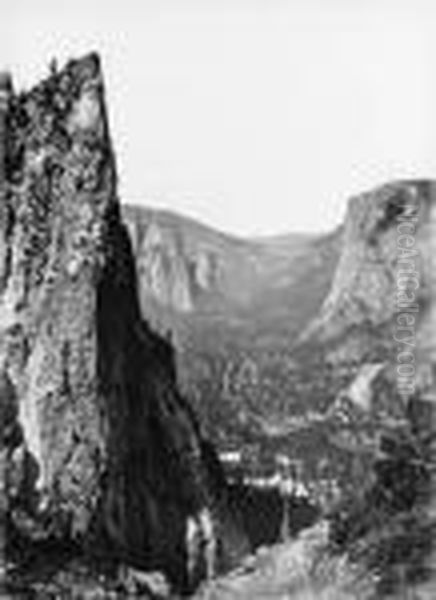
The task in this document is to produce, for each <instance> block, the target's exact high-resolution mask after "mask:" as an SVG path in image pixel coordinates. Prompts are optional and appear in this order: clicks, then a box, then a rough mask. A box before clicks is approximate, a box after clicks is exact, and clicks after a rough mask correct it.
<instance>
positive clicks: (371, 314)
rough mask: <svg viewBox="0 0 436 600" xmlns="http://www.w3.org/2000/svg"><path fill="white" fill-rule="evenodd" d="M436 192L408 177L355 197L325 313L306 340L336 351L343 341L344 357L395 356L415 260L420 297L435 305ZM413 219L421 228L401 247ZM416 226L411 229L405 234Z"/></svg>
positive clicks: (308, 331) (424, 303)
mask: <svg viewBox="0 0 436 600" xmlns="http://www.w3.org/2000/svg"><path fill="white" fill-rule="evenodd" d="M434 193H435V192H434V184H433V183H432V182H426V181H422V182H421V181H405V182H398V183H392V184H388V185H385V186H382V187H380V188H378V189H376V190H374V191H372V192H368V193H365V194H362V195H360V196H357V197H355V198H353V199H351V200H350V203H349V208H348V212H347V216H346V221H345V227H344V236H343V247H342V252H341V256H340V259H339V263H338V267H337V269H336V272H335V274H334V278H333V281H332V284H331V287H330V291H329V293H328V295H327V297H326V299H325V300H324V302H323V305H322V307H321V310H320V312H319V314H318V315H317V316H316V317H315V319H313V321H312V322H311V323H310V324H309V326H308V327H307V328H306V329H305V331H304V332H303V335H302V336H301V341H302V342H303V343H308V342H309V343H310V342H312V343H313V344H328V345H329V347H330V349H331V348H332V347H333V346H334V345H335V344H337V347H338V354H337V357H336V359H337V360H339V361H342V360H356V361H357V362H358V361H359V360H362V359H363V358H365V356H366V358H368V357H371V359H373V358H374V357H376V356H377V355H380V354H382V355H384V357H385V358H386V357H387V356H388V355H389V352H390V351H391V349H392V346H393V318H394V315H395V312H396V311H397V308H398V307H397V302H398V295H397V292H398V291H399V290H398V288H397V285H398V278H399V275H398V271H399V270H400V269H402V268H403V269H407V268H408V266H409V263H408V262H407V261H408V260H409V259H412V262H413V264H414V268H415V269H416V270H417V272H418V280H419V281H418V284H419V288H418V289H417V291H416V293H415V299H416V302H418V304H421V305H422V306H423V307H424V306H425V307H427V305H428V304H429V302H428V300H429V298H430V295H431V286H432V282H431V277H432V276H431V273H432V269H431V265H430V263H429V261H430V260H431V259H430V256H431V250H430V246H431V242H430V240H431V234H430V233H429V228H430V222H431V217H430V212H431V211H432V210H434V209H432V206H433V205H434ZM407 216H409V217H410V218H412V220H413V221H414V226H415V227H414V230H413V239H414V242H413V247H411V248H407V247H401V245H402V243H403V241H404V239H403V240H402V241H401V242H399V241H398V240H399V237H400V235H401V233H400V232H399V231H398V229H397V227H398V225H399V224H400V223H401V218H404V219H407ZM409 231H411V230H410V228H406V229H404V230H403V231H402V234H403V235H404V234H405V233H408V232H409ZM410 252H411V253H412V254H411V255H410V256H409V255H407V256H406V253H409V254H410ZM415 252H416V258H415V256H414V255H413V254H414V253H415ZM400 258H401V259H403V262H401V261H399V259H400ZM410 264H412V263H410ZM403 276H404V274H403ZM412 277H413V273H411V274H410V278H412ZM413 285H414V284H412V287H413ZM422 318H424V317H422ZM332 356H333V354H332Z"/></svg>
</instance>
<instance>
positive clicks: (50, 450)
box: [0, 55, 243, 586]
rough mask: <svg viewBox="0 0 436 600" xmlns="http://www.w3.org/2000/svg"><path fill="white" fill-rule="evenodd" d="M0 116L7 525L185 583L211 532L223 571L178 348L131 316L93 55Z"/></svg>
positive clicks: (207, 471) (205, 458) (130, 272)
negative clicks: (198, 541)
mask: <svg viewBox="0 0 436 600" xmlns="http://www.w3.org/2000/svg"><path fill="white" fill-rule="evenodd" d="M2 114H3V117H4V120H3V123H4V126H3V129H2V134H3V135H2V144H3V146H2V147H3V151H2V155H1V157H3V158H4V162H3V175H4V177H3V180H2V182H1V190H2V198H1V200H2V206H1V209H2V211H1V217H2V218H1V220H0V247H1V248H2V249H3V250H2V251H1V253H0V259H1V268H0V274H1V276H2V278H1V281H0V286H1V287H0V373H1V378H2V379H1V386H0V388H1V403H2V410H3V411H5V412H6V413H7V415H8V418H7V419H5V420H2V427H4V426H7V427H8V429H7V431H4V432H3V436H2V438H3V440H4V446H5V447H6V449H7V473H6V477H7V486H6V487H7V490H8V511H9V518H10V525H11V536H12V535H14V536H22V537H23V538H24V539H29V540H32V541H35V540H46V539H52V538H54V539H59V540H74V541H77V542H79V543H80V544H82V543H84V542H88V546H89V545H92V546H93V547H95V548H99V550H100V552H103V553H107V554H108V555H112V556H115V557H117V558H119V559H121V560H123V561H125V562H127V563H131V564H135V565H137V566H139V567H141V568H148V569H151V570H156V569H159V570H163V571H164V572H165V573H166V575H167V576H168V577H169V579H170V580H171V581H172V582H174V583H176V584H177V585H179V586H185V585H187V583H188V579H190V582H191V583H192V582H194V581H195V580H198V579H199V578H201V576H204V574H205V572H206V570H207V564H206V563H207V560H206V558H207V557H206V556H205V553H206V551H207V546H208V543H209V542H211V540H212V539H213V544H214V548H217V559H216V563H217V565H218V568H220V567H223V566H224V565H225V564H229V563H231V562H232V561H233V560H234V558H235V557H236V556H238V554H239V552H240V551H241V549H242V548H243V542H242V536H240V534H239V531H238V530H237V528H236V527H235V525H234V523H233V521H232V518H231V515H230V512H229V509H228V506H227V504H226V497H225V490H224V489H221V488H220V486H219V485H218V479H219V476H220V472H219V468H218V467H217V466H216V461H215V456H214V452H213V450H212V449H211V448H210V447H209V446H208V445H207V444H206V443H205V442H204V441H203V439H202V436H201V433H200V430H199V427H198V425H197V423H196V419H195V416H194V415H193V413H192V411H191V409H190V407H189V405H188V403H187V402H186V401H185V400H184V398H182V397H181V395H180V394H179V393H178V391H177V385H176V376H175V368H174V361H173V351H172V348H171V346H170V345H169V344H168V343H167V342H165V341H163V340H162V339H161V338H160V337H158V336H157V335H155V334H154V333H153V332H152V331H151V329H150V328H149V326H148V325H147V323H145V322H142V318H141V316H140V311H139V306H138V301H137V294H136V278H135V268H134V263H133V258H132V251H131V244H130V241H129V238H128V235H127V232H126V230H125V228H124V226H123V225H122V224H121V220H120V216H119V204H118V198H117V191H116V170H115V160H114V155H113V150H112V146H111V141H110V136H109V130H108V123H107V116H106V107H105V98H104V88H103V80H102V72H101V68H100V63H99V59H98V57H97V56H96V55H89V56H87V57H85V58H83V59H81V60H78V61H72V62H70V63H69V64H68V65H67V66H66V67H65V68H64V69H63V70H62V71H60V72H53V73H52V74H51V76H50V77H49V78H48V79H47V80H45V81H43V82H42V83H41V84H39V85H37V86H36V87H35V88H33V89H32V90H31V91H30V92H25V93H22V94H18V95H15V94H11V95H10V98H9V100H8V102H7V106H6V109H5V110H3V113H2ZM150 251H152V249H150ZM200 513H201V514H206V515H207V518H208V519H209V521H210V525H209V529H210V530H211V531H210V532H209V534H208V535H209V538H208V540H206V543H205V544H203V547H202V549H200V551H199V552H197V555H196V556H195V560H194V564H193V566H192V572H191V573H190V574H188V573H187V559H188V552H189V548H188V547H187V544H186V524H187V520H188V518H191V519H193V520H194V522H195V523H197V522H200V520H199V518H198V515H199V514H200ZM199 527H201V524H200V525H199ZM204 535H206V534H204ZM191 564H192V558H191Z"/></svg>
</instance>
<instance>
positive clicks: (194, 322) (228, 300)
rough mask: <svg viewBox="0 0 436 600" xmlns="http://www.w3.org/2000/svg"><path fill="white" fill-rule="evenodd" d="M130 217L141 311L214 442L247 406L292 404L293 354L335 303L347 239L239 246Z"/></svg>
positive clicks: (191, 228)
mask: <svg viewBox="0 0 436 600" xmlns="http://www.w3.org/2000/svg"><path fill="white" fill-rule="evenodd" d="M123 216H124V219H125V222H126V224H127V226H128V229H129V231H130V235H131V239H132V244H133V248H134V252H135V255H136V264H137V272H138V280H139V284H138V285H139V296H140V303H141V307H142V311H143V313H144V315H146V316H147V319H149V320H151V321H152V322H153V323H154V325H155V327H156V328H157V329H158V330H159V331H161V332H163V333H166V332H167V333H168V334H170V335H171V336H172V338H173V340H174V342H175V346H176V348H177V354H178V368H179V377H180V379H181V381H182V384H183V385H184V387H185V389H186V390H187V392H188V394H189V395H190V397H191V398H193V399H194V402H195V403H196V404H197V405H198V407H199V410H200V413H201V414H202V416H203V419H204V422H205V424H206V427H207V428H208V429H210V433H211V434H212V435H213V436H214V437H216V435H217V428H216V427H212V425H214V424H216V417H217V411H218V412H220V410H221V409H223V406H228V405H229V404H230V405H232V411H234V410H236V413H238V409H239V408H241V407H242V406H243V405H244V401H241V402H239V400H241V396H244V397H245V400H246V401H247V402H249V403H250V405H252V406H258V407H260V406H262V405H264V404H265V403H268V399H269V398H270V397H273V398H274V402H276V403H278V404H283V403H286V402H288V400H289V396H290V395H291V394H292V392H291V390H290V387H289V377H288V374H289V371H292V370H293V368H294V364H293V359H292V347H293V346H294V344H295V343H296V341H297V339H298V337H299V335H300V333H301V331H302V330H303V329H304V328H305V327H306V326H308V324H309V323H310V322H311V320H313V319H314V318H315V317H316V315H317V314H318V312H319V310H320V308H321V305H322V302H323V301H324V299H325V297H326V295H327V293H328V290H329V287H330V284H331V280H332V277H333V274H334V271H335V268H336V264H337V261H338V258H339V254H340V248H341V240H342V230H341V229H340V228H339V229H338V230H336V231H334V232H333V233H331V234H329V235H313V234H300V233H294V234H292V233H290V234H289V235H282V236H277V237H264V238H254V239H250V238H248V239H241V238H237V237H233V236H229V235H226V234H223V233H221V232H219V231H216V230H214V229H212V228H210V227H207V226H205V225H202V224H200V223H198V222H196V221H194V220H192V219H188V218H186V217H182V216H180V215H177V214H174V213H170V212H165V211H157V210H152V209H147V208H144V207H142V206H133V205H128V204H126V205H124V207H123ZM223 410H225V409H223ZM239 419H241V420H242V422H244V419H245V411H244V410H242V412H241V414H239V413H238V414H237V417H236V421H235V423H237V422H238V420H239ZM209 426H210V427H209Z"/></svg>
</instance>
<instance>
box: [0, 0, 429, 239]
mask: <svg viewBox="0 0 436 600" xmlns="http://www.w3.org/2000/svg"><path fill="white" fill-rule="evenodd" d="M3 5H4V6H3ZM0 14H1V15H2V17H1V22H0V66H1V67H2V68H8V69H11V70H12V71H13V74H14V79H15V84H16V87H17V88H19V89H22V88H26V87H29V86H31V85H33V84H34V83H36V82H37V81H38V79H39V78H41V77H43V76H45V75H46V74H47V73H48V65H49V62H50V60H51V59H52V58H53V57H57V58H58V62H59V64H60V65H61V64H62V63H64V62H65V61H66V60H67V59H68V58H70V57H77V56H80V55H81V54H84V53H87V52H89V51H91V50H97V51H99V52H100V54H101V56H102V60H103V66H104V71H105V85H106V90H107V98H108V105H109V117H110V125H111V132H112V138H113V142H114V144H115V150H116V155H117V164H118V172H119V193H120V197H121V199H122V200H123V201H132V202H140V203H144V204H147V205H149V206H156V207H160V208H166V209H170V210H174V211H178V212H181V213H183V214H186V215H189V216H191V217H194V218H197V219H199V220H201V221H203V222H204V223H207V224H209V225H212V226H214V227H217V228H218V229H221V230H224V231H227V232H230V233H234V234H238V235H249V236H251V235H267V234H277V233H284V232H289V231H328V230H331V229H332V228H333V227H335V226H336V225H337V224H338V223H339V222H340V221H341V220H342V218H343V216H344V211H345V208H346V200H347V198H348V197H349V196H352V195H355V194H357V193H360V192H362V191H366V190H368V189H371V188H372V187H374V186H376V185H379V184H381V183H384V182H387V181H390V180H392V179H400V178H413V177H418V178H426V177H433V176H434V175H435V174H436V83H435V81H436V3H435V2H434V0H429V1H427V0H410V1H408V0H396V1H390V0H202V1H200V0H106V1H105V2H103V1H96V0H74V2H68V3H64V2H60V1H59V0H14V1H13V2H12V3H11V2H10V1H9V0H8V2H7V3H6V0H0Z"/></svg>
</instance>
